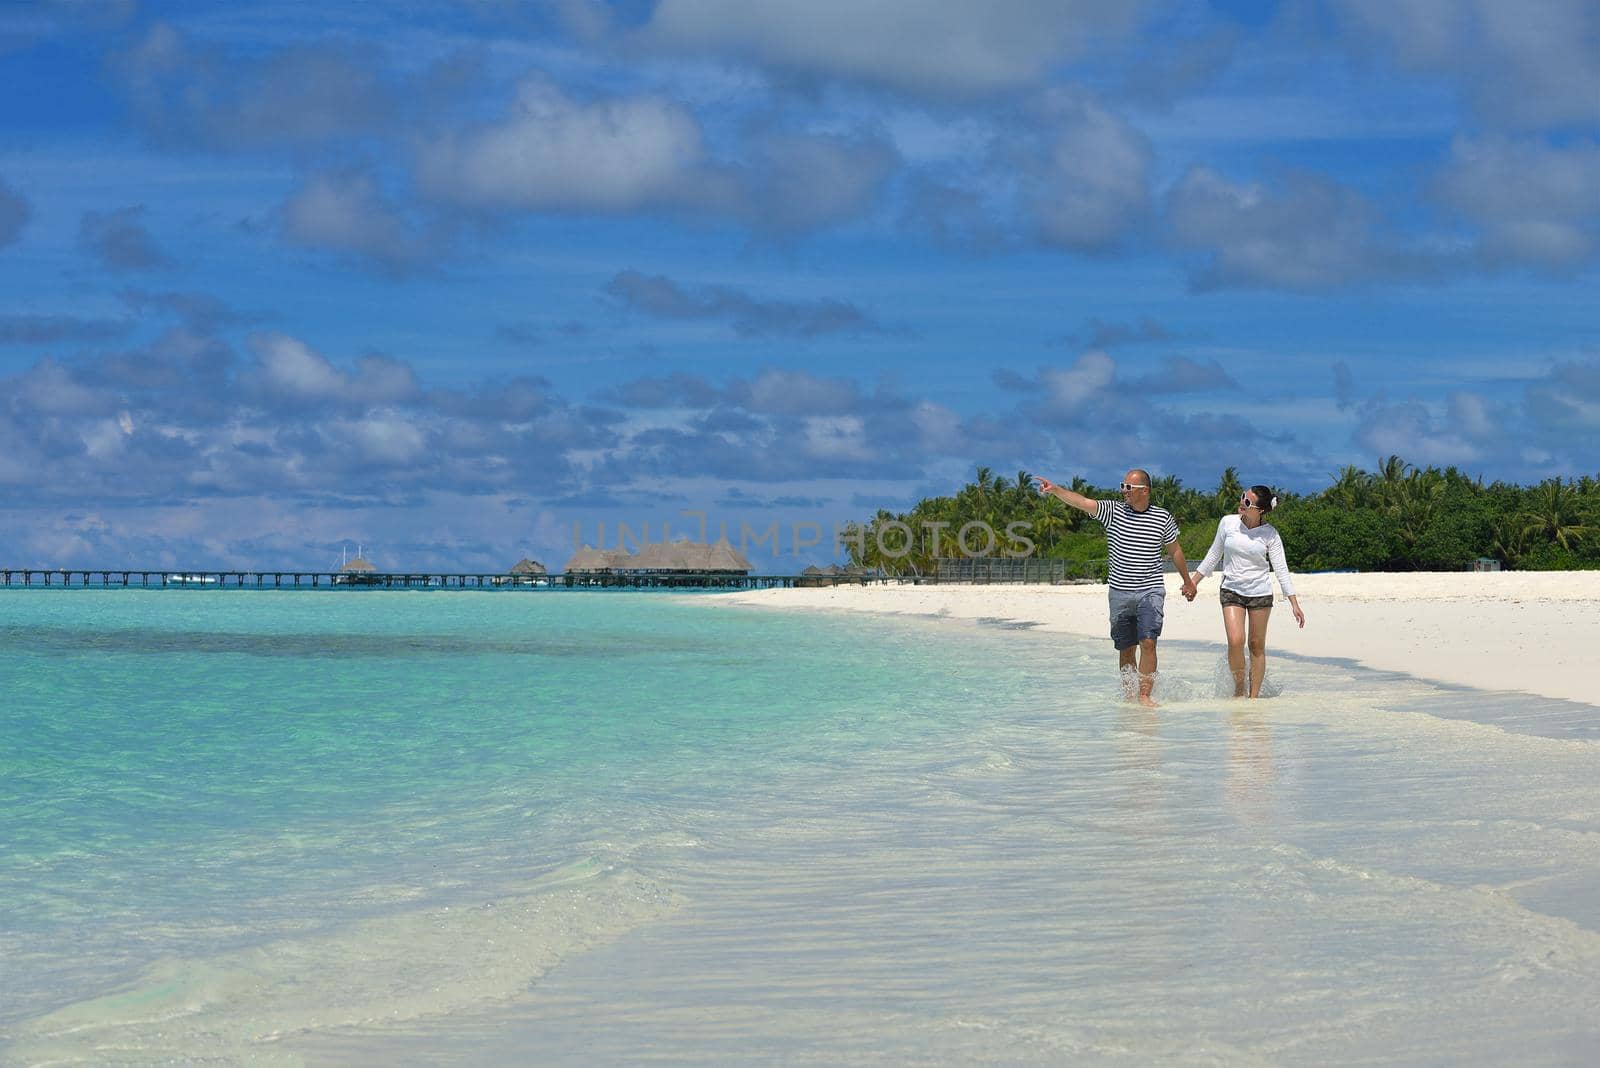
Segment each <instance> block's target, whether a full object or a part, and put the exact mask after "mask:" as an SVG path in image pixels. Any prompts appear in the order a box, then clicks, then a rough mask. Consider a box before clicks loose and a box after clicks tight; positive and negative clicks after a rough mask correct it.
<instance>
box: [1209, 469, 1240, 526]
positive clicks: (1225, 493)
mask: <svg viewBox="0 0 1600 1068" xmlns="http://www.w3.org/2000/svg"><path fill="white" fill-rule="evenodd" d="M1243 496H1244V486H1243V485H1241V484H1240V482H1239V469H1238V468H1237V467H1230V468H1228V469H1227V470H1226V471H1224V472H1222V478H1221V480H1220V481H1218V482H1217V492H1216V493H1215V494H1213V495H1212V498H1211V506H1212V508H1214V509H1215V510H1216V511H1217V512H1218V513H1219V514H1222V515H1226V514H1228V513H1229V512H1231V511H1233V510H1234V509H1235V508H1237V507H1238V506H1239V499H1240V498H1241V497H1243Z"/></svg>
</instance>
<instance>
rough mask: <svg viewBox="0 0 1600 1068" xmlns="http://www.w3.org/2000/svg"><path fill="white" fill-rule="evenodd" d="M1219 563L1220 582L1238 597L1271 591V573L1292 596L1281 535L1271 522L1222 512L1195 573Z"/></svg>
mask: <svg viewBox="0 0 1600 1068" xmlns="http://www.w3.org/2000/svg"><path fill="white" fill-rule="evenodd" d="M1218 564H1221V565H1222V586H1223V588H1224V589H1229V590H1232V591H1233V592H1234V593H1237V594H1239V595H1240V596H1241V597H1265V596H1266V595H1267V594H1269V593H1271V592H1272V576H1274V575H1276V576H1277V577H1278V589H1280V590H1282V591H1283V595H1284V596H1285V597H1293V596H1294V580H1293V579H1291V578H1290V577H1289V564H1288V562H1287V561H1285V560H1284V557H1283V539H1282V538H1281V537H1279V536H1278V531H1277V529H1276V528H1275V527H1273V525H1272V524H1271V523H1261V524H1259V525H1257V526H1254V527H1247V526H1245V525H1244V520H1242V519H1240V518H1239V517H1238V516H1236V515H1225V516H1223V517H1222V522H1220V523H1218V524H1217V536H1216V537H1215V538H1212V539H1211V548H1210V549H1209V550H1208V551H1207V552H1206V558H1205V559H1204V560H1202V561H1200V566H1199V567H1197V568H1195V569H1194V573H1195V574H1196V575H1199V576H1205V575H1209V574H1211V573H1213V572H1214V571H1216V569H1217V565H1218Z"/></svg>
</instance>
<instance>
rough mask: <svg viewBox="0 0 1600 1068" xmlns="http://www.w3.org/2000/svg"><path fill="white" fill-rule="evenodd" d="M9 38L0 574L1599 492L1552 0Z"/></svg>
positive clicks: (1587, 58)
mask: <svg viewBox="0 0 1600 1068" xmlns="http://www.w3.org/2000/svg"><path fill="white" fill-rule="evenodd" d="M0 70H3V72H4V84H5V85H7V86H8V87H9V88H10V89H11V90H12V91H10V92H7V93H5V94H3V95H0V509H3V511H0V560H3V562H4V563H6V564H8V565H10V566H51V567H54V566H95V565H99V566H155V567H165V566H180V565H183V566H216V567H224V566H226V567H239V568H250V567H283V566H302V567H314V566H323V565H326V564H328V563H331V562H333V561H334V560H336V559H337V557H338V554H339V551H340V547H341V546H342V545H344V544H346V543H348V544H349V545H350V546H352V547H354V546H355V545H356V544H358V543H359V544H361V545H363V546H365V547H366V551H367V554H368V555H369V556H370V557H371V558H372V559H373V560H374V561H375V562H376V563H377V564H378V565H379V566H380V567H384V568H391V569H395V570H406V569H422V568H470V569H476V568H485V569H500V568H504V567H506V566H508V565H509V564H510V563H512V562H513V561H515V560H516V559H517V558H518V557H519V556H522V555H525V554H526V555H532V556H534V557H535V558H538V559H541V560H544V561H546V562H547V563H550V564H552V565H554V566H559V565H560V564H561V563H562V562H564V561H565V559H566V557H567V556H568V555H570V552H571V550H572V547H573V541H574V528H575V527H576V530H577V534H578V537H579V538H581V539H582V540H584V541H588V542H593V541H594V540H595V539H596V537H597V535H598V534H599V532H600V524H602V523H604V524H606V527H605V529H606V531H607V540H608V541H614V540H615V537H616V525H617V524H618V523H619V522H621V523H627V524H628V525H629V526H630V528H632V529H633V530H635V531H638V530H640V529H641V528H642V527H643V526H644V525H645V524H647V523H648V524H649V525H650V529H651V533H652V536H653V537H657V538H659V537H660V532H661V528H662V525H663V523H666V524H668V525H670V527H671V529H672V531H673V532H674V533H675V534H676V533H689V534H691V535H696V534H698V533H699V530H700V528H699V523H700V519H699V517H698V514H704V516H705V518H706V521H707V523H708V524H709V528H710V531H711V533H712V535H713V536H715V534H716V533H717V531H718V529H719V527H721V526H722V525H723V524H726V526H727V528H728V531H729V533H730V534H732V535H733V536H734V539H735V540H736V541H737V540H738V533H739V531H740V529H741V527H748V528H750V529H753V530H758V531H760V530H766V529H767V528H768V527H769V525H770V524H772V523H774V522H776V523H778V524H779V527H780V530H781V531H782V532H783V533H782V538H783V542H784V544H783V548H782V553H783V558H782V559H780V560H778V561H773V560H772V559H771V556H770V551H771V550H770V548H769V547H767V546H761V547H759V548H757V549H756V550H755V551H753V552H752V555H753V556H755V557H759V559H757V564H758V567H760V568H762V569H763V570H769V569H770V570H775V571H780V570H792V569H793V567H792V566H791V565H792V564H794V563H796V562H797V561H796V560H795V559H794V558H792V557H791V556H790V552H791V550H792V548H793V545H792V534H791V531H792V528H793V524H796V523H816V524H818V525H819V526H821V527H823V528H824V529H825V530H827V531H831V530H832V527H833V525H834V524H836V523H838V522H841V521H843V520H846V519H853V518H854V519H859V518H864V517H868V516H870V515H871V514H872V513H873V512H874V511H875V510H876V509H877V508H879V507H887V508H890V509H894V510H900V509H904V508H906V507H909V506H910V505H911V504H912V503H914V502H915V501H916V500H917V499H919V498H921V497H923V496H926V495H931V494H940V493H947V492H950V491H952V490H954V489H955V488H957V487H958V486H959V485H960V484H961V483H962V482H963V481H964V480H966V479H967V478H969V477H970V476H971V473H972V471H973V469H974V467H975V466H976V465H980V464H981V465H986V466H989V467H992V468H994V469H995V470H997V471H1000V472H1003V473H1014V472H1016V471H1017V470H1019V469H1026V470H1029V471H1034V472H1039V473H1044V474H1048V475H1050V476H1052V477H1057V478H1070V477H1071V476H1072V475H1083V476H1085V477H1087V478H1089V479H1091V480H1093V481H1096V482H1099V483H1102V484H1108V483H1113V482H1115V481H1116V480H1117V478H1118V476H1120V475H1121V474H1122V472H1123V471H1124V470H1125V469H1126V468H1127V467H1129V466H1144V467H1148V468H1150V469H1151V470H1153V471H1155V472H1157V473H1159V474H1171V475H1176V476H1178V477H1180V478H1182V479H1183V480H1184V481H1185V482H1186V483H1188V484H1195V485H1201V486H1207V487H1209V486H1211V485H1214V484H1215V482H1216V480H1217V478H1218V475H1219V474H1220V472H1221V470H1222V469H1223V468H1224V467H1226V466H1229V465H1232V466H1235V467H1237V468H1238V469H1239V472H1240V475H1241V477H1242V478H1243V479H1244V480H1245V481H1246V482H1267V483H1272V484H1276V485H1279V486H1285V487H1289V488H1294V489H1299V490H1314V489H1318V488H1320V487H1322V486H1323V485H1325V484H1326V483H1327V482H1328V481H1329V478H1330V475H1331V473H1332V472H1334V471H1336V470H1337V469H1338V468H1340V467H1342V466H1343V465H1345V464H1350V463H1354V464H1359V465H1363V466H1366V467H1368V468H1372V467H1374V466H1376V464H1377V462H1378V461H1379V459H1380V458H1381V457H1383V456H1386V455H1388V454H1390V453H1398V454H1399V455H1401V456H1402V457H1404V458H1405V459H1407V460H1409V461H1411V462H1414V463H1420V464H1427V463H1437V464H1455V465H1457V466H1459V467H1461V468H1463V469H1464V470H1466V471H1467V472H1469V473H1471V474H1474V475H1482V476H1484V477H1486V478H1488V479H1508V480H1514V481H1519V482H1524V483H1527V482H1536V481H1538V480H1540V479H1543V478H1547V477H1550V476H1553V475H1565V476H1572V475H1577V474H1591V475H1593V474H1596V473H1600V448H1597V446H1600V301H1597V300H1596V293H1597V289H1596V282H1597V280H1600V272H1597V260H1600V255H1597V254H1600V6H1596V5H1595V4H1593V3H1590V2H1588V0H1541V2H1540V3H1538V4H1532V5H1516V4H1507V3H1501V2H1498V0H1303V2H1299V0H1286V2H1283V3H1276V4H1274V3H1245V2H1242V0H1229V2H1221V0H1212V2H1199V0H1144V2H1138V0H1128V2H1120V0H1119V2H1116V3H1109V2H1107V3H1100V2H1075V0H986V2H983V3H976V2H974V3H970V4H969V3H956V2H949V3H944V4H940V5H931V4H928V3H925V2H924V0H876V2H870V3H869V2H863V0H849V2H846V0H809V2H807V3H804V4H799V3H789V2H776V0H654V2H652V0H629V2H623V3H614V4H607V3H598V2H591V0H549V2H542V0H460V2H456V3H451V2H447V0H436V2H434V0H430V2H422V0H414V2H413V0H389V2H384V0H368V2H361V3H356V2H346V3H340V2H334V0H317V2H315V3H311V2H305V3H302V2H296V0H279V2H276V3H273V4H270V5H254V4H236V3H231V2H199V0H196V2H165V3H163V2H133V0H129V2H125V3H121V2H115V0H107V2H104V3H95V4H85V3H77V2H64V0H63V2H47V0H32V2H30V0H21V2H18V0H12V2H10V3H7V4H4V5H3V6H0ZM686 513H697V514H686ZM828 548H829V545H828V544H827V539H825V540H824V544H823V545H822V546H820V547H818V548H815V549H805V550H803V551H802V552H801V554H800V561H801V562H803V561H806V560H823V559H830V558H831V555H830V553H829V552H828Z"/></svg>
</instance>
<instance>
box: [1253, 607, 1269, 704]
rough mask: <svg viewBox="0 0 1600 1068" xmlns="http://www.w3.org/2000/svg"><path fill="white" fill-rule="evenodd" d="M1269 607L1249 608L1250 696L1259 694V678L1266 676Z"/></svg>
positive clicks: (1258, 695)
mask: <svg viewBox="0 0 1600 1068" xmlns="http://www.w3.org/2000/svg"><path fill="white" fill-rule="evenodd" d="M1271 618H1272V609H1270V608H1252V609H1250V696H1251V697H1260V696H1261V680H1262V679H1264V678H1266V676H1267V621H1268V620H1270V619H1271Z"/></svg>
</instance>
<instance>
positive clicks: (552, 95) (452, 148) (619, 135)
mask: <svg viewBox="0 0 1600 1068" xmlns="http://www.w3.org/2000/svg"><path fill="white" fill-rule="evenodd" d="M704 162H705V145H704V142H703V138H702V136H701V132H700V126H699V124H698V123H697V122H696V121H695V118H694V116H693V115H691V114H690V113H689V112H688V111H687V110H686V109H684V108H683V107H681V106H679V105H677V104H675V103H673V102H672V101H670V100H667V99H665V98H663V97H658V96H635V97H613V98H610V99H602V100H595V101H591V102H585V101H579V100H574V99H572V98H570V97H568V96H567V95H565V94H564V93H562V92H561V91H560V90H559V89H557V88H556V87H554V86H552V85H550V84H549V83H547V82H544V81H540V80H534V81H528V82H524V83H523V85H522V86H521V87H520V89H519V91H518V93H517V99H516V102H515V104H514V105H513V107H512V111H511V114H510V115H508V116H507V117H506V118H505V119H504V120H503V121H501V122H499V123H494V124H491V125H488V126H483V127H480V128H478V129H476V130H471V131H468V132H464V133H459V134H456V133H451V134H445V135H443V136H440V137H437V138H434V139H432V140H429V141H425V142H424V143H423V145H422V146H421V148H420V150H419V153H418V160H417V174H418V178H419V181H420V182H421V185H422V188H423V189H424V190H425V191H426V192H427V193H428V194H429V195H430V196H433V197H435V198H437V199H439V200H442V201H447V202H450V203H455V204H460V205H464V206H468V207H479V208H514V209H523V210H583V211H597V212H622V211H632V210H635V209H639V208H647V207H652V206H662V205H679V204H682V203H684V202H686V201H688V200H690V199H692V196H693V195H694V194H695V186H694V183H693V181H692V180H691V177H692V175H693V174H694V172H695V170H696V169H697V168H700V167H701V166H702V165H703V164H704Z"/></svg>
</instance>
